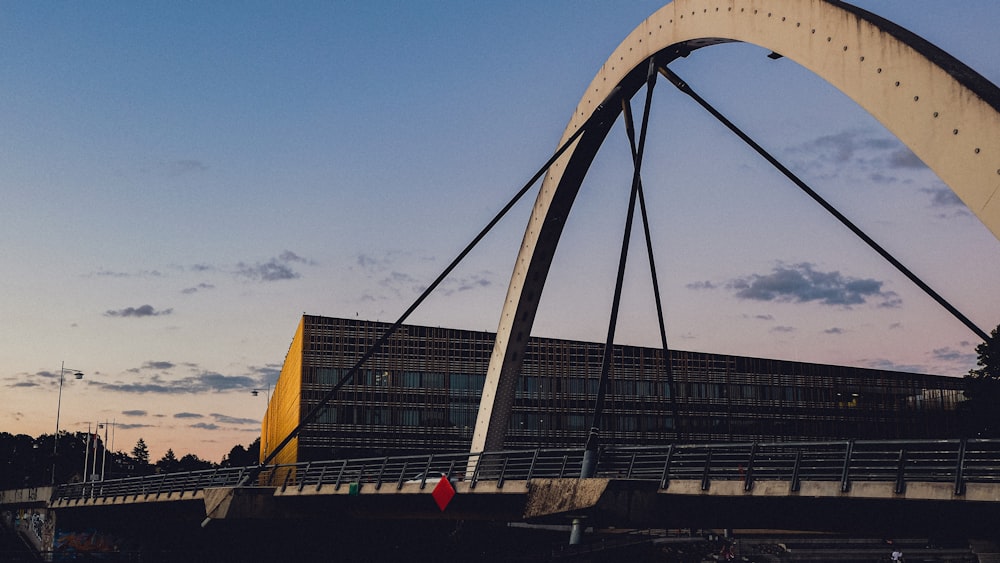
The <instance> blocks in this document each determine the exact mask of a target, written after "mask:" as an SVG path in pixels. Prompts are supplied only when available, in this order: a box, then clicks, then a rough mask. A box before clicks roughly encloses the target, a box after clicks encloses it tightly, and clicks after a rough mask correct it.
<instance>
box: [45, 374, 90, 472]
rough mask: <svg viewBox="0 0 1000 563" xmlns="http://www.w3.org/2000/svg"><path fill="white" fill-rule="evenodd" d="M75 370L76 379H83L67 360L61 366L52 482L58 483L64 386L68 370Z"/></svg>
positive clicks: (53, 444)
mask: <svg viewBox="0 0 1000 563" xmlns="http://www.w3.org/2000/svg"><path fill="white" fill-rule="evenodd" d="M67 371H70V372H73V377H74V378H75V379H83V372H82V371H80V370H78V369H72V368H70V369H68V370H67V369H66V362H65V361H63V362H62V363H61V364H60V367H59V400H58V401H57V402H56V435H55V440H53V441H52V484H53V485H55V484H56V456H57V455H58V453H59V413H60V411H62V388H63V382H64V381H66V372H67Z"/></svg>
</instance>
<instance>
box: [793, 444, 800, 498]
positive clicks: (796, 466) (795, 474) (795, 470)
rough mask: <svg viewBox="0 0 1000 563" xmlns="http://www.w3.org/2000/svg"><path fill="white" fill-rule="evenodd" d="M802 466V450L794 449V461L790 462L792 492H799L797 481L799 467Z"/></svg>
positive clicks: (798, 482)
mask: <svg viewBox="0 0 1000 563" xmlns="http://www.w3.org/2000/svg"><path fill="white" fill-rule="evenodd" d="M801 468H802V450H801V449H798V450H795V462H794V464H792V492H793V493H797V492H799V486H800V485H801V482H800V481H799V469H801Z"/></svg>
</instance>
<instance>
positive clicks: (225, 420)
mask: <svg viewBox="0 0 1000 563" xmlns="http://www.w3.org/2000/svg"><path fill="white" fill-rule="evenodd" d="M211 416H212V418H214V419H215V421H216V422H218V423H219V424H254V425H257V424H260V420H257V419H255V418H238V417H235V416H228V415H224V414H219V413H212V415H211Z"/></svg>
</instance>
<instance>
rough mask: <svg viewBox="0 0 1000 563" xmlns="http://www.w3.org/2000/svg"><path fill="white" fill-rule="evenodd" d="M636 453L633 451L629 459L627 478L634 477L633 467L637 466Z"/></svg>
mask: <svg viewBox="0 0 1000 563" xmlns="http://www.w3.org/2000/svg"><path fill="white" fill-rule="evenodd" d="M635 455H636V452H632V458H631V459H629V460H628V471H626V472H625V478H626V479H631V478H632V468H633V467H634V466H635Z"/></svg>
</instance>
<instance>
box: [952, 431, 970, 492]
mask: <svg viewBox="0 0 1000 563" xmlns="http://www.w3.org/2000/svg"><path fill="white" fill-rule="evenodd" d="M966 444H967V442H966V439H965V438H962V440H961V441H960V442H959V443H958V460H957V461H956V464H955V495H957V496H961V495H964V494H965V449H966Z"/></svg>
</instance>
